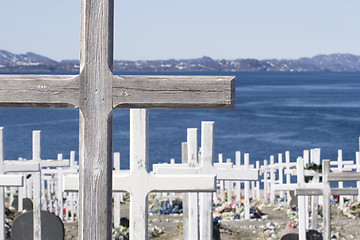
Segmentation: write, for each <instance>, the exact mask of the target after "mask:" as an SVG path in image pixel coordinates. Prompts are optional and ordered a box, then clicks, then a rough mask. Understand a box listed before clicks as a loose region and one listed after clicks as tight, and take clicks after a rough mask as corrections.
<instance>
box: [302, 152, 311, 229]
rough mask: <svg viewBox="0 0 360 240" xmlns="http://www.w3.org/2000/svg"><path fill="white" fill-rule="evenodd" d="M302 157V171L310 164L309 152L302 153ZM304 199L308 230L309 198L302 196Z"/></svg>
mask: <svg viewBox="0 0 360 240" xmlns="http://www.w3.org/2000/svg"><path fill="white" fill-rule="evenodd" d="M303 155H304V166H303V169H304V168H305V167H306V166H307V165H308V164H309V162H310V158H309V150H304V151H303ZM304 183H305V175H304ZM304 198H305V214H306V215H305V216H306V218H305V227H306V229H308V228H309V196H304Z"/></svg>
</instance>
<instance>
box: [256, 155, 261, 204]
mask: <svg viewBox="0 0 360 240" xmlns="http://www.w3.org/2000/svg"><path fill="white" fill-rule="evenodd" d="M256 169H257V170H259V171H260V161H256ZM260 198H261V197H260V180H257V181H256V199H257V200H258V201H260Z"/></svg>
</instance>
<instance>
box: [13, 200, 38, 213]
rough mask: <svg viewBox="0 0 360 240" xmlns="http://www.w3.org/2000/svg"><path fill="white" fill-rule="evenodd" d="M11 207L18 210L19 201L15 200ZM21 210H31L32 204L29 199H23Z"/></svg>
mask: <svg viewBox="0 0 360 240" xmlns="http://www.w3.org/2000/svg"><path fill="white" fill-rule="evenodd" d="M11 206H12V207H13V208H15V209H16V210H18V206H19V199H18V198H15V199H14V201H13V202H12V203H11ZM23 209H25V210H26V211H31V210H33V202H32V201H31V199H30V198H23Z"/></svg>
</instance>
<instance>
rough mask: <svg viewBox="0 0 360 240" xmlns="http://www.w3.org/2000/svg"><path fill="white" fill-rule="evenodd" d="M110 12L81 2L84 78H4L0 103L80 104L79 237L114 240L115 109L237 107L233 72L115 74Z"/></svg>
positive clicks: (108, 3)
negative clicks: (113, 164) (170, 74)
mask: <svg viewBox="0 0 360 240" xmlns="http://www.w3.org/2000/svg"><path fill="white" fill-rule="evenodd" d="M113 12H114V1H113V0H97V1H91V0H82V1H81V44H80V45H81V46H80V74H79V75H72V76H69V75H0V107H32V108H35V107H41V108H51V107H52V108H54V107H56V108H79V115H80V120H79V121H80V123H79V134H80V136H79V164H80V166H79V167H80V193H79V194H80V199H79V200H80V206H79V208H80V209H79V239H97V240H100V239H110V238H111V230H112V229H111V225H112V224H111V220H112V217H111V210H112V208H111V205H112V191H111V189H112V183H111V180H112V124H113V123H112V119H113V118H112V112H113V109H114V108H130V107H132V108H207V109H210V108H233V107H234V99H235V96H234V95H235V94H234V93H235V81H234V77H227V76H217V77H208V76H207V77H201V76H197V77H191V76H185V77H184V76H171V77H170V76H115V75H113V73H112V67H113Z"/></svg>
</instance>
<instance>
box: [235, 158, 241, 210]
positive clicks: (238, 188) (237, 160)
mask: <svg viewBox="0 0 360 240" xmlns="http://www.w3.org/2000/svg"><path fill="white" fill-rule="evenodd" d="M235 166H236V167H238V168H240V167H241V152H240V151H236V152H235ZM235 186H236V188H235V194H236V205H237V206H238V207H240V202H241V182H240V181H237V182H236V183H235Z"/></svg>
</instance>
